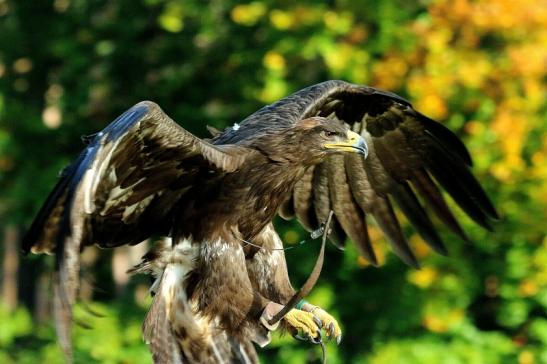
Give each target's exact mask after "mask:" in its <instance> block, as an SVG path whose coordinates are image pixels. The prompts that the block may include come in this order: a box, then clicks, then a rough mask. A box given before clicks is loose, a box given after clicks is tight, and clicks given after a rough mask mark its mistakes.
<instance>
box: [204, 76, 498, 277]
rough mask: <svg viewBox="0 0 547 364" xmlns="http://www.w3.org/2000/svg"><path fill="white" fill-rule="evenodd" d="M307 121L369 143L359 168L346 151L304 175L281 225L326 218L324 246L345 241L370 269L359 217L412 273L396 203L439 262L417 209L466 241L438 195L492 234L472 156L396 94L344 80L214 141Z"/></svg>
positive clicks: (296, 97)
mask: <svg viewBox="0 0 547 364" xmlns="http://www.w3.org/2000/svg"><path fill="white" fill-rule="evenodd" d="M311 116H323V117H327V118H330V119H333V120H339V121H343V122H345V123H347V124H348V125H349V127H350V128H351V129H352V130H354V131H356V132H358V133H360V134H361V135H362V136H363V138H364V139H365V140H366V142H367V144H368V146H369V155H368V158H367V159H366V160H365V159H363V157H362V156H360V155H358V154H353V153H346V154H345V155H332V156H329V157H328V158H327V160H326V161H325V162H323V163H321V164H319V165H317V166H315V167H312V168H310V169H309V170H308V171H307V173H306V174H305V175H304V177H303V178H302V179H301V180H300V181H299V182H298V183H297V184H296V186H295V188H294V190H293V193H292V196H291V198H289V199H288V200H287V201H286V202H285V204H284V205H283V206H282V207H281V209H280V214H281V215H282V216H283V217H285V218H291V217H293V216H296V217H297V219H298V221H299V222H300V223H301V224H302V225H303V226H304V227H305V228H306V229H308V230H314V229H316V228H318V227H319V225H320V223H321V222H323V221H325V219H326V217H327V215H328V213H329V210H333V211H334V214H335V221H334V225H333V233H332V234H331V240H333V242H335V243H336V244H337V245H339V246H342V245H343V244H344V240H345V238H346V236H348V237H349V238H350V239H351V240H353V241H354V242H355V243H356V244H357V246H358V248H359V250H360V253H361V254H362V255H363V256H364V257H365V258H366V259H367V260H368V261H370V262H371V263H372V264H374V265H377V264H378V262H377V258H376V256H375V253H374V250H373V248H372V245H371V243H370V239H369V234H368V230H367V221H366V219H365V216H366V215H367V214H369V215H371V216H372V217H373V218H374V220H375V221H376V223H377V225H378V226H379V228H380V229H381V230H382V232H383V233H384V235H385V236H386V237H387V240H388V241H389V242H390V244H391V246H392V248H393V250H394V251H395V253H396V254H397V255H398V256H399V257H400V258H401V259H402V260H403V261H405V262H406V263H408V264H410V265H412V266H416V267H417V266H418V262H417V259H416V257H415V255H414V253H413V252H412V250H411V249H410V247H409V244H408V242H407V240H406V238H405V236H404V234H403V232H402V230H401V226H400V224H399V221H398V219H397V216H396V214H395V211H394V207H393V205H394V203H395V204H396V205H397V206H398V207H399V208H400V210H401V211H402V212H403V214H404V215H405V216H406V218H407V219H408V220H409V221H410V223H411V224H412V225H413V226H414V228H415V229H416V230H417V232H418V233H419V234H420V235H421V237H422V238H423V239H424V240H425V241H426V243H427V244H428V245H429V246H431V248H433V249H434V250H435V251H436V252H439V253H441V254H446V252H447V251H446V248H445V246H444V244H443V242H442V241H441V239H440V237H439V235H438V233H437V231H436V229H435V227H434V224H433V223H432V222H431V220H430V218H429V215H428V213H427V210H426V208H424V206H423V205H422V202H421V201H423V202H425V204H426V205H427V206H428V208H429V210H431V211H433V212H434V213H435V214H436V215H437V216H438V218H439V219H440V220H441V221H442V222H443V223H444V224H445V225H446V226H447V227H448V228H449V229H450V230H452V231H453V232H454V233H456V234H457V235H458V236H460V237H461V238H462V239H467V238H466V236H465V233H464V232H463V230H462V228H461V227H460V225H459V224H458V221H457V220H456V218H455V217H454V215H453V214H452V212H451V210H450V208H449V207H448V205H447V203H446V202H445V199H444V197H443V194H442V192H441V188H440V187H442V188H444V190H446V192H448V194H449V195H450V196H451V197H452V198H453V200H454V201H455V202H456V203H457V204H458V205H459V206H460V207H461V208H462V210H463V211H464V212H465V213H466V214H467V215H468V216H469V217H471V219H473V220H474V221H475V222H476V223H478V224H479V225H481V226H483V227H484V228H487V229H490V223H489V222H490V219H495V218H497V217H498V215H497V213H496V210H495V209H494V207H493V205H492V203H491V202H490V200H489V199H488V197H487V195H486V193H485V192H484V190H483V189H482V187H481V186H480V184H479V183H478V182H477V180H476V179H475V177H474V176H473V174H472V173H471V170H470V167H471V165H472V163H471V157H470V155H469V152H468V151H467V149H466V147H465V146H464V144H463V143H462V142H461V141H460V139H458V137H457V136H456V135H455V134H453V133H452V132H451V131H450V130H448V129H447V128H446V127H444V126H443V125H442V124H440V123H437V122H435V121H433V120H431V119H429V118H427V117H426V116H424V115H422V114H420V113H419V112H418V111H416V110H414V109H413V108H412V105H411V104H410V103H409V102H408V101H406V100H405V99H403V98H401V97H400V96H398V95H395V94H393V93H390V92H386V91H381V90H378V89H375V88H372V87H366V86H358V85H353V84H349V83H346V82H343V81H327V82H323V83H320V84H317V85H314V86H311V87H308V88H306V89H303V90H300V91H298V92H296V93H294V94H293V95H290V96H288V97H286V98H284V99H282V100H280V101H278V102H276V103H274V104H272V105H269V106H266V107H264V108H262V109H261V110H259V111H257V112H256V113H254V114H253V115H251V116H249V117H248V118H247V119H245V120H244V121H243V122H242V123H240V125H239V127H238V128H237V130H233V129H228V130H227V131H226V132H225V133H223V134H222V135H220V136H217V137H216V138H215V139H214V140H213V142H214V143H230V142H234V141H236V140H241V139H245V138H251V137H252V135H254V134H256V133H259V132H260V131H261V130H263V128H269V127H273V126H275V125H289V124H291V123H295V122H296V121H298V120H300V119H304V118H307V117H311ZM417 196H419V197H420V198H418V197H417Z"/></svg>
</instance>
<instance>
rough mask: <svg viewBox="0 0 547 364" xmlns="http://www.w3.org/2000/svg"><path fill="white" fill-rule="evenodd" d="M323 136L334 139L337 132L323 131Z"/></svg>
mask: <svg viewBox="0 0 547 364" xmlns="http://www.w3.org/2000/svg"><path fill="white" fill-rule="evenodd" d="M323 135H325V136H326V137H327V138H332V137H333V136H336V132H335V131H331V130H323Z"/></svg>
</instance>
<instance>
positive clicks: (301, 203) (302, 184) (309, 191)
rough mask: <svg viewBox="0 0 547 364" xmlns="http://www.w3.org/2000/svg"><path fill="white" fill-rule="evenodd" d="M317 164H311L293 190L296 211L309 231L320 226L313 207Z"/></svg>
mask: <svg viewBox="0 0 547 364" xmlns="http://www.w3.org/2000/svg"><path fill="white" fill-rule="evenodd" d="M314 171H315V166H311V167H310V168H309V169H308V170H307V171H306V173H305V174H304V176H303V177H302V178H301V179H300V181H298V182H297V183H296V185H295V186H294V191H293V201H294V211H295V215H296V217H297V219H298V221H299V222H300V223H301V224H302V226H304V228H306V229H307V230H308V231H312V230H315V229H317V227H318V226H319V224H318V222H317V217H316V215H315V211H314V207H313V195H314V194H313V178H314Z"/></svg>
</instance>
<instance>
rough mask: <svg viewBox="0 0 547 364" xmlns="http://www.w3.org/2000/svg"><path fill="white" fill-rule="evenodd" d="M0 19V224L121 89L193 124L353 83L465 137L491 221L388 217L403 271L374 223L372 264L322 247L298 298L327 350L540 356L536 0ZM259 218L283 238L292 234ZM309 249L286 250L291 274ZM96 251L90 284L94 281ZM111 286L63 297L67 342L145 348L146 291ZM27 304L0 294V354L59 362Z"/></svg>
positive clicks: (539, 41)
mask: <svg viewBox="0 0 547 364" xmlns="http://www.w3.org/2000/svg"><path fill="white" fill-rule="evenodd" d="M0 34H1V36H0V228H3V227H5V226H7V224H11V225H17V226H27V225H28V223H29V222H30V221H31V219H32V218H33V216H34V214H35V213H36V211H37V209H38V208H39V205H40V204H41V203H42V201H43V200H44V198H45V196H46V195H47V193H48V191H49V190H50V188H51V187H52V185H53V183H54V181H55V178H56V175H57V173H58V171H59V170H60V169H61V168H62V167H63V166H64V165H66V164H67V163H68V162H69V161H70V160H71V159H72V158H73V157H74V156H75V155H76V153H77V152H78V151H79V150H80V149H81V144H80V143H79V141H78V138H79V136H80V135H83V134H90V133H92V132H95V131H97V130H100V129H102V128H103V127H104V126H105V125H107V123H108V122H109V121H111V120H113V119H114V118H115V117H116V116H117V115H119V114H120V113H121V112H123V111H124V110H125V109H127V108H129V107H130V106H131V105H133V104H135V103H136V102H138V101H140V100H143V99H151V100H154V101H156V102H157V103H158V104H160V105H161V106H162V108H163V109H164V110H165V111H166V112H167V113H168V114H169V115H170V116H172V117H173V118H174V119H175V120H178V121H179V122H180V123H181V124H182V125H183V126H184V127H185V128H186V129H188V130H190V131H192V132H194V133H196V134H197V135H200V136H206V132H205V125H206V124H209V125H212V126H215V127H217V128H223V127H225V126H227V125H230V124H232V123H234V122H237V121H240V120H241V119H243V118H244V117H245V116H247V115H249V114H250V113H252V112H253V111H255V110H257V109H258V108H259V107H261V106H262V105H264V104H265V103H269V102H272V101H275V100H276V99H278V98H281V97H283V96H285V95H287V94H288V93H290V92H292V91H295V90H298V89H300V88H303V87H305V86H308V85H311V84H314V83H317V82H320V81H323V80H326V79H332V78H341V79H345V80H347V81H350V82H355V83H364V84H369V85H371V86H377V87H381V88H385V89H389V90H391V91H394V92H397V93H399V94H401V95H403V96H405V97H407V98H409V99H410V100H411V101H412V102H413V103H414V105H415V107H417V108H418V109H419V110H420V111H422V112H423V113H425V114H427V115H429V116H431V117H434V118H437V119H438V120H439V121H441V122H443V123H445V124H447V126H448V127H450V128H451V129H452V130H454V131H456V132H457V133H458V134H459V135H460V136H462V137H463V138H464V140H465V141H466V144H467V145H468V147H469V148H470V150H471V152H472V155H473V156H474V161H475V167H474V171H475V173H476V174H477V176H478V177H479V180H481V182H482V183H483V184H484V186H485V187H486V189H487V190H488V192H489V195H490V196H491V197H492V198H493V200H494V202H495V204H496V205H497V207H498V209H499V210H500V211H501V213H502V215H503V219H502V221H501V222H500V223H498V224H497V226H496V229H495V232H493V233H490V232H486V231H482V230H481V229H480V228H478V227H476V226H474V225H473V224H472V223H471V222H470V221H469V220H468V219H466V218H465V217H463V216H461V214H460V216H461V217H462V221H463V224H464V226H465V229H466V231H467V232H468V234H469V236H470V237H471V240H472V241H473V242H474V243H473V244H472V245H468V244H464V243H463V242H461V241H458V240H457V239H455V238H454V236H452V235H449V234H448V233H446V232H445V231H443V236H444V238H445V241H446V242H447V243H448V246H449V248H450V251H451V256H450V257H448V258H446V257H439V256H435V255H433V254H431V252H430V251H429V250H428V248H427V247H425V245H424V244H423V243H422V242H421V241H420V239H419V238H418V237H417V236H416V235H415V234H414V232H413V231H412V229H411V228H409V227H406V228H405V229H406V232H407V234H408V236H410V240H411V242H412V243H413V246H414V248H415V250H416V252H417V254H418V255H419V256H420V258H421V261H422V263H423V266H424V268H423V269H422V270H419V271H414V270H410V269H409V268H407V267H405V266H404V265H403V263H401V262H400V261H398V260H397V259H395V258H394V257H393V256H392V255H391V254H387V252H388V249H387V248H386V246H387V245H386V244H385V242H384V240H383V238H382V236H381V234H380V233H379V231H378V230H377V229H375V228H374V227H373V228H372V231H371V236H372V238H373V240H374V243H375V244H376V249H377V251H378V252H379V254H380V256H381V257H382V261H383V265H384V266H383V267H382V268H381V269H374V268H371V267H368V266H367V265H366V264H365V263H364V261H363V260H362V259H360V258H359V257H358V256H357V252H356V251H355V250H354V249H353V248H351V246H350V247H349V248H348V251H346V252H345V253H343V254H342V253H341V252H338V251H336V250H334V249H330V251H329V255H328V258H327V261H326V264H325V268H324V271H323V274H322V277H321V280H320V284H319V285H318V287H317V288H316V289H315V291H314V292H313V294H312V295H311V297H310V298H309V300H310V301H312V302H314V303H316V304H319V305H322V306H323V307H324V308H326V309H328V310H330V311H331V312H332V313H334V314H335V316H336V317H338V318H339V319H340V322H341V324H342V326H343V329H344V333H345V337H344V340H343V342H342V345H341V346H340V347H336V345H333V344H331V345H329V346H328V354H329V362H331V363H348V362H358V363H371V364H394V363H409V364H411V363H420V364H437V363H443V364H459V363H477V364H482V363H519V364H534V363H547V315H546V308H547V289H546V285H547V235H546V231H547V229H546V227H545V226H546V225H545V224H546V221H547V208H546V206H547V183H546V182H547V133H546V131H547V123H545V120H546V117H547V106H546V103H545V96H546V95H547V86H546V79H547V68H546V67H545V64H546V62H547V4H546V3H545V1H531V0H525V1H519V2H516V1H510V0H491V1H485V0H483V1H481V0H479V1H468V0H454V1H447V0H434V1H421V2H409V1H403V0H383V1H364V0H363V1H355V0H354V1H349V0H335V1H330V2H325V3H321V2H316V1H299V2H298V3H295V2H289V1H271V0H264V1H259V0H257V1H253V2H246V3H238V2H235V1H232V0H211V1H208V2H205V1H201V0H184V1H182V0H180V1H177V0H141V1H134V0H117V1H106V0H94V1H88V0H54V1H32V2H30V1H14V0H0ZM277 225H278V227H279V229H280V231H281V235H282V238H283V239H284V241H285V242H286V243H287V244H294V243H296V242H298V241H300V240H302V239H305V238H306V237H305V234H304V233H303V232H302V229H300V228H299V227H298V226H297V225H295V224H292V223H287V222H283V221H279V222H278V224H277ZM316 251H317V250H316V247H315V246H313V244H305V245H303V246H302V247H299V248H298V249H293V250H290V251H289V252H288V253H287V260H288V263H289V267H290V271H291V276H292V277H293V281H294V282H295V283H296V284H297V285H298V283H301V282H302V281H303V280H304V279H305V277H306V275H307V274H308V273H309V271H310V270H311V267H312V265H313V259H314V257H315V254H316ZM31 262H32V263H35V262H41V260H38V259H36V258H34V259H32V260H31ZM108 266H109V264H101V265H100V267H99V268H97V269H98V270H99V273H100V277H101V278H104V280H99V281H98V282H97V283H96V285H97V286H99V287H101V288H105V287H109V288H111V287H112V283H111V281H110V282H106V281H107V280H108V279H111V278H109V277H110V276H109V270H108V269H109V268H108ZM25 267H26V268H28V265H26V266H24V268H25ZM33 272H34V271H33ZM23 274H24V272H23ZM27 275H28V272H27ZM21 289H23V288H21ZM126 296H127V297H125V296H124V298H123V299H121V300H120V299H116V298H114V293H113V292H111V291H109V290H108V289H106V292H102V293H101V294H100V295H96V297H95V298H96V302H93V303H91V306H92V307H93V308H94V310H98V311H100V313H101V316H102V317H96V316H94V315H91V314H89V313H87V311H86V310H85V309H82V307H78V310H77V311H76V317H77V318H80V319H82V321H84V322H85V323H86V325H89V326H90V328H87V329H84V328H82V327H80V326H76V332H75V335H74V337H75V347H76V353H75V358H76V362H78V363H79V362H81V363H93V362H96V363H150V357H149V355H148V351H147V348H146V346H145V344H144V343H143V342H142V340H141V338H140V322H141V320H142V318H143V317H144V313H145V309H144V308H142V307H141V306H139V305H138V304H136V303H134V302H133V299H132V297H131V296H130V295H129V294H126ZM23 301H24V300H23ZM26 303H27V306H28V305H29V303H28V302H26ZM30 306H32V305H30ZM29 312H30V311H29V308H28V307H25V306H23V305H22V306H21V307H20V308H17V309H16V310H15V311H9V310H7V309H5V308H1V309H0V322H1V329H0V362H2V363H37V362H49V363H58V362H61V361H62V359H61V352H60V350H59V348H58V347H57V345H56V339H55V334H54V330H53V329H52V326H51V324H50V323H47V324H34V322H35V320H34V319H33V318H32V317H31V316H30V313H29ZM260 355H261V357H262V358H263V360H264V361H265V362H267V363H302V362H318V360H319V355H320V352H319V350H318V348H316V347H310V346H309V345H306V344H302V343H300V342H296V341H294V340H293V339H292V338H290V337H276V338H275V340H274V342H273V343H272V344H271V345H270V346H268V347H267V348H265V349H263V350H260Z"/></svg>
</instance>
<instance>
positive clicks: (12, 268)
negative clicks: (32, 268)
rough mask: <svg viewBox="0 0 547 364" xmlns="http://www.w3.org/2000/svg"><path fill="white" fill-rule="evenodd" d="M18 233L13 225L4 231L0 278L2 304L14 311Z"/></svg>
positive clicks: (17, 268) (17, 264) (15, 305)
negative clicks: (0, 283)
mask: <svg viewBox="0 0 547 364" xmlns="http://www.w3.org/2000/svg"><path fill="white" fill-rule="evenodd" d="M18 239H19V231H18V230H17V228H16V227H15V226H13V225H8V226H6V227H5V230H4V243H3V244H2V245H3V246H4V264H3V278H2V297H3V301H4V304H5V305H6V306H7V307H8V308H9V309H10V310H14V309H15V308H16V307H17V273H18V270H19V254H18V249H17V245H18Z"/></svg>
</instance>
